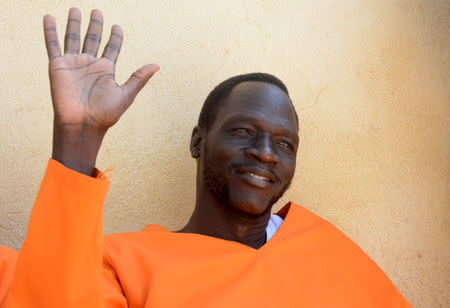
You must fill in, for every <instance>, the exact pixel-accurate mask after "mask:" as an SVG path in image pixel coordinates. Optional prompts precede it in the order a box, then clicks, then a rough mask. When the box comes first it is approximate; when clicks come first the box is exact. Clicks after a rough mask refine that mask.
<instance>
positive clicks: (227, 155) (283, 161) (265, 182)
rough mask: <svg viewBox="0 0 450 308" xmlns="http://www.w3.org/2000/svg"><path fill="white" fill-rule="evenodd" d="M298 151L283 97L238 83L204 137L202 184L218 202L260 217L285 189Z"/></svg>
mask: <svg viewBox="0 0 450 308" xmlns="http://www.w3.org/2000/svg"><path fill="white" fill-rule="evenodd" d="M297 147H298V128H297V124H296V120H295V115H294V109H293V107H292V105H291V103H290V101H289V98H288V96H287V95H286V94H285V93H284V92H283V91H282V90H281V89H279V88H278V87H277V86H275V85H272V84H269V83H265V82H255V81H247V82H242V83H240V84H239V85H237V86H236V87H235V88H234V89H233V90H232V92H231V93H230V95H229V96H228V97H227V99H226V101H225V102H224V104H223V106H222V107H221V108H220V109H219V110H218V112H217V115H216V120H215V121H214V123H213V125H212V127H211V128H210V130H209V131H208V132H207V134H206V136H205V137H204V143H203V147H202V148H201V153H200V168H201V173H202V175H203V185H204V186H205V188H206V189H208V191H210V192H211V193H212V194H213V195H214V197H215V198H216V200H217V201H219V202H220V203H221V204H224V205H225V206H227V207H229V208H232V209H234V210H238V211H240V212H243V213H246V214H249V215H256V216H259V215H262V214H264V213H266V212H267V211H270V209H271V206H272V205H273V204H274V203H275V202H276V201H277V200H278V199H279V198H280V197H281V196H282V194H283V193H284V191H285V190H286V189H287V188H288V186H289V184H290V182H291V180H292V177H293V176H294V172H295V162H296V153H297Z"/></svg>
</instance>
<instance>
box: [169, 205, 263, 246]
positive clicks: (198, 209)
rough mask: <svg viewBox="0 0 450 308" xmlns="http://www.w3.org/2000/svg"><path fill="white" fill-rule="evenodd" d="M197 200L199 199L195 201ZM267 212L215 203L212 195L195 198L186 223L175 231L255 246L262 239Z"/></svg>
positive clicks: (260, 242) (259, 244) (258, 244)
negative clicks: (254, 212) (249, 212)
mask: <svg viewBox="0 0 450 308" xmlns="http://www.w3.org/2000/svg"><path fill="white" fill-rule="evenodd" d="M199 199H200V200H199ZM269 219H270V211H268V212H266V213H265V214H264V215H262V216H256V217H255V216H250V215H245V213H240V212H238V211H236V210H233V209H230V208H229V207H227V206H224V205H222V204H220V203H218V202H217V201H216V200H215V199H214V198H211V197H204V198H197V202H196V206H195V210H194V212H193V213H192V216H191V218H190V219H189V222H188V223H187V225H186V226H185V227H184V228H182V229H181V230H179V231H177V232H178V233H196V234H202V235H207V236H212V237H216V238H221V239H224V240H229V241H236V242H239V243H241V244H244V245H247V246H249V247H252V248H255V249H258V248H260V247H261V246H262V245H264V244H265V242H266V232H265V231H266V227H267V223H268V222H269Z"/></svg>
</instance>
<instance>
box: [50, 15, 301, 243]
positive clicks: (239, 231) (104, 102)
mask: <svg viewBox="0 0 450 308" xmlns="http://www.w3.org/2000/svg"><path fill="white" fill-rule="evenodd" d="M80 20H81V13H80V11H79V10H78V9H75V8H72V9H70V11H69V18H68V23H67V28H66V36H65V48H64V55H62V54H61V48H60V46H59V42H58V38H57V35H56V25H55V21H54V19H53V17H51V16H49V15H46V16H45V17H44V34H45V42H46V47H47V53H48V56H49V75H50V87H51V94H52V102H53V109H54V132H53V152H52V158H53V159H55V160H56V161H58V162H60V163H62V164H63V165H65V166H66V167H68V168H70V169H72V170H74V171H77V172H79V173H82V174H85V175H89V176H90V175H92V172H93V170H94V167H95V161H96V158H97V155H98V151H99V149H100V145H101V142H102V140H103V137H104V136H105V134H106V132H107V131H108V129H109V128H110V127H111V126H113V125H114V124H115V123H116V122H117V121H118V120H119V118H120V117H121V115H122V114H123V113H124V112H125V111H126V109H127V108H128V107H129V106H130V105H131V103H132V102H133V100H134V98H135V97H136V95H137V94H138V93H139V91H140V90H141V89H142V88H143V87H144V85H145V84H146V83H147V81H148V80H149V79H150V78H151V77H152V76H153V74H154V73H155V72H157V71H158V69H159V67H158V65H155V64H150V65H145V66H143V67H142V68H140V69H139V70H138V71H136V72H135V73H133V74H132V75H131V77H130V78H129V79H128V81H127V82H126V83H125V84H123V85H121V86H120V85H118V84H117V83H116V82H115V79H114V72H115V63H116V61H117V57H118V55H119V52H120V47H121V44H122V40H123V31H122V29H121V28H120V27H119V26H117V25H114V26H113V27H112V29H111V36H110V38H109V41H108V43H107V45H106V47H105V50H104V51H103V54H102V57H100V58H97V53H98V48H99V44H100V39H101V34H102V24H103V16H102V14H101V12H100V11H98V10H93V11H92V12H91V19H90V23H89V27H88V31H87V34H86V37H85V39H84V44H83V49H82V50H81V53H80V47H81V46H80V45H81V44H80ZM297 147H298V128H297V125H296V120H295V116H294V110H293V107H292V105H291V103H290V100H289V97H288V96H287V95H286V94H285V93H284V92H283V91H281V90H280V89H279V88H278V87H276V86H274V85H271V84H268V83H263V82H243V83H241V84H239V85H237V86H236V87H235V88H234V89H233V90H232V91H231V93H230V95H229V96H228V98H227V99H226V100H225V101H224V104H223V107H221V108H220V109H219V111H218V113H217V115H216V120H215V122H214V123H213V125H212V127H211V128H210V129H209V130H206V129H202V128H201V127H198V126H197V127H195V128H194V130H193V134H192V138H191V154H192V157H194V158H195V159H196V160H197V181H196V184H197V192H196V197H197V198H196V205H195V210H194V213H193V214H192V217H191V218H190V220H189V222H188V224H187V225H186V226H185V227H184V228H183V229H181V230H179V231H177V232H180V233H197V234H202V235H206V236H213V237H216V238H221V239H225V240H231V241H237V242H240V243H242V244H244V245H247V246H250V247H253V248H259V247H261V246H262V245H263V244H264V243H265V242H266V235H265V228H266V226H267V223H268V221H269V218H270V211H271V208H272V205H273V203H274V202H276V200H277V199H278V198H279V197H281V195H282V194H283V192H284V191H285V190H286V188H287V187H288V185H289V183H290V182H291V180H292V177H293V175H294V171H295V161H296V152H297Z"/></svg>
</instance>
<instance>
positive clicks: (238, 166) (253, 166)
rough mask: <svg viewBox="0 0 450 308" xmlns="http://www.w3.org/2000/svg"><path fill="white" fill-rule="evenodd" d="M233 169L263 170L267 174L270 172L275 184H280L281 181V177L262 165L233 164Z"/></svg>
mask: <svg viewBox="0 0 450 308" xmlns="http://www.w3.org/2000/svg"><path fill="white" fill-rule="evenodd" d="M231 168H232V169H239V168H244V169H251V168H257V169H263V170H264V171H266V172H269V173H270V174H271V175H272V176H273V178H274V179H275V183H280V182H281V179H280V177H279V176H278V175H277V174H276V173H275V172H273V170H271V169H268V168H265V167H262V166H261V165H255V164H249V163H232V164H231Z"/></svg>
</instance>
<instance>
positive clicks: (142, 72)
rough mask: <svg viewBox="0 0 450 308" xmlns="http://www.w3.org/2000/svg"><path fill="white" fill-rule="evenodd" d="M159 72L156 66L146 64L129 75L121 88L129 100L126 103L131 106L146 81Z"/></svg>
mask: <svg viewBox="0 0 450 308" xmlns="http://www.w3.org/2000/svg"><path fill="white" fill-rule="evenodd" d="M158 70H159V66H158V65H157V64H147V65H144V66H143V67H141V68H140V69H138V70H137V71H136V72H134V73H133V74H131V76H130V78H128V80H127V82H125V83H124V84H123V85H122V86H121V88H122V89H123V90H124V91H125V94H126V96H127V97H128V98H129V99H130V101H129V102H128V103H129V104H131V103H132V102H133V100H134V98H135V97H136V95H137V94H138V93H139V91H141V89H142V88H143V87H144V86H145V84H146V83H147V81H148V80H149V79H150V78H151V77H152V76H153V74H154V73H156V72H157V71H158ZM127 107H128V106H127Z"/></svg>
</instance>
